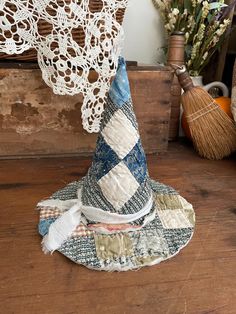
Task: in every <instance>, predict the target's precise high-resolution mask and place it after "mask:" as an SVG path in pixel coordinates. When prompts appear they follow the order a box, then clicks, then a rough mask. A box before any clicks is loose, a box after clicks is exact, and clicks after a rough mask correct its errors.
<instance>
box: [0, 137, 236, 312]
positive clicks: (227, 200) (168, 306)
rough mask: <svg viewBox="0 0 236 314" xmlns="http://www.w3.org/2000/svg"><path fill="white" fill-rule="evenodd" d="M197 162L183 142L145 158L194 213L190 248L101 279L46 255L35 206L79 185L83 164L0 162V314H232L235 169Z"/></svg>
mask: <svg viewBox="0 0 236 314" xmlns="http://www.w3.org/2000/svg"><path fill="white" fill-rule="evenodd" d="M235 159H236V158H235V156H234V157H231V158H229V159H226V160H223V161H208V160H204V159H201V158H199V157H198V156H197V155H196V153H195V152H194V151H193V149H192V148H191V147H189V146H187V145H186V144H184V143H171V144H170V148H169V151H168V153H166V154H161V155H159V156H156V155H150V156H148V165H149V172H150V175H151V177H153V178H154V179H157V180H159V181H161V182H163V183H166V184H169V185H172V186H173V187H174V188H176V189H177V190H178V191H179V192H180V193H181V194H182V195H183V196H184V197H185V198H187V200H188V201H190V202H191V203H192V204H193V205H194V207H195V210H196V219H197V224H196V230H195V234H194V237H193V239H192V241H191V242H190V243H189V245H188V246H187V247H186V248H185V249H183V250H182V251H181V253H180V254H179V255H177V256H176V257H174V258H172V259H170V260H168V261H166V262H163V263H161V264H159V265H156V266H152V267H146V268H143V269H141V270H139V271H130V272H124V273H107V272H96V271H92V270H88V269H86V268H85V267H82V266H78V265H76V264H73V263H72V262H71V261H69V260H68V259H66V258H65V257H64V256H63V255H61V254H59V253H57V252H55V253H54V254H53V255H44V254H43V253H42V251H41V248H40V240H41V238H40V236H39V235H38V232H37V223H38V212H37V211H36V210H34V208H35V205H36V203H37V202H38V201H39V200H41V199H43V198H45V197H47V196H49V195H50V194H51V193H52V192H54V191H55V190H57V189H59V188H61V187H63V186H64V185H65V184H67V183H69V182H70V181H73V180H76V179H78V178H81V177H82V176H83V175H84V174H85V173H86V171H87V169H88V167H89V165H90V161H91V160H90V159H89V158H82V157H80V158H56V159H38V160H37V159H33V160H32V159H31V160H30V159H24V160H5V161H3V160H2V161H0V199H1V203H0V250H1V259H0V270H1V275H0V276H1V277H0V301H1V303H0V304H1V306H0V313H1V314H13V313H14V314H76V313H78V314H90V313H95V314H100V313H101V314H108V313H109V314H118V313H119V314H120V313H127V314H128V313H131V314H152V313H155V314H156V313H157V314H165V313H166V314H184V313H187V314H206V313H211V314H212V313H213V314H235V313H236V271H235V270H236V227H235V226H236V206H235V204H236V193H235V187H236V167H235Z"/></svg>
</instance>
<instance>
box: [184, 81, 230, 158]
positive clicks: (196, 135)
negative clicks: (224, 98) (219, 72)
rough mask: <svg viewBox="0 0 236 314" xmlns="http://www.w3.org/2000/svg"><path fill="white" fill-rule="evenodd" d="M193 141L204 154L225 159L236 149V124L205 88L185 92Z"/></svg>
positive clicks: (185, 108)
mask: <svg viewBox="0 0 236 314" xmlns="http://www.w3.org/2000/svg"><path fill="white" fill-rule="evenodd" d="M182 104H183V108H184V111H185V114H186V118H187V121H188V124H189V129H190V132H191V136H192V139H193V143H194V145H195V147H196V149H197V151H198V153H199V155H200V156H202V157H205V158H208V159H222V158H224V157H226V156H228V155H230V154H231V153H232V152H233V151H234V150H236V126H235V124H234V122H233V120H231V119H230V118H229V116H228V115H227V114H226V113H225V112H224V111H223V110H222V109H221V108H220V107H219V105H217V104H216V103H215V101H214V99H213V98H212V97H211V96H210V95H209V94H208V93H207V92H206V91H205V90H204V89H203V88H201V87H198V86H197V87H194V88H191V89H190V90H188V91H186V92H185V93H184V94H183V95H182Z"/></svg>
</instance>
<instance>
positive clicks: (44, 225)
mask: <svg viewBox="0 0 236 314" xmlns="http://www.w3.org/2000/svg"><path fill="white" fill-rule="evenodd" d="M56 219H57V218H49V219H42V220H40V222H39V224H38V231H39V234H41V236H43V237H44V236H45V235H46V234H47V233H48V229H49V227H50V225H51V224H52V223H53V222H54V221H55V220H56Z"/></svg>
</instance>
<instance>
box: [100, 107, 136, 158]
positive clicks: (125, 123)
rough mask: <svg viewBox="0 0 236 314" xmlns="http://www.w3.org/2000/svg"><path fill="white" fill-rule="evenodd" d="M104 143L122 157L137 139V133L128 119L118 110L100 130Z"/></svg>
mask: <svg viewBox="0 0 236 314" xmlns="http://www.w3.org/2000/svg"><path fill="white" fill-rule="evenodd" d="M102 135H103V137H104V139H105V141H106V143H107V144H108V145H109V146H110V147H111V148H112V149H113V150H114V151H115V152H116V154H117V155H118V156H119V157H120V158H121V159H123V158H124V157H125V156H126V155H127V154H128V153H129V152H130V151H131V150H132V149H133V147H134V146H135V144H136V143H137V142H138V140H139V134H138V132H137V130H136V129H135V128H134V127H133V125H132V123H131V122H130V120H129V119H128V118H127V117H126V115H125V114H124V113H123V112H122V110H118V111H117V112H116V113H115V114H114V115H113V117H112V118H111V119H110V121H109V122H108V124H107V125H106V127H105V128H104V129H103V130H102Z"/></svg>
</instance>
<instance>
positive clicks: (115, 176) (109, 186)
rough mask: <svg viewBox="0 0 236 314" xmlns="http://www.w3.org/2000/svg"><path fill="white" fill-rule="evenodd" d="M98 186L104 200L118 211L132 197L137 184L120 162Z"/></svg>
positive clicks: (137, 186)
mask: <svg viewBox="0 0 236 314" xmlns="http://www.w3.org/2000/svg"><path fill="white" fill-rule="evenodd" d="M98 184H99V186H100V188H101V190H102V193H103V195H104V196H105V197H106V199H107V200H108V201H109V202H110V203H111V204H112V205H113V206H114V208H115V209H116V210H117V211H119V209H121V208H122V206H123V205H124V204H125V203H126V202H127V201H128V200H129V199H130V198H131V197H132V196H133V195H134V193H135V192H136V191H137V189H138V188H139V184H138V182H137V181H136V179H135V178H134V176H133V175H132V173H131V172H130V171H129V169H128V168H127V167H126V165H125V164H124V163H123V162H120V163H119V164H118V165H116V166H115V167H114V168H113V169H112V170H110V171H109V172H108V173H107V174H106V175H105V176H104V177H102V178H101V179H100V180H99V181H98Z"/></svg>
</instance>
